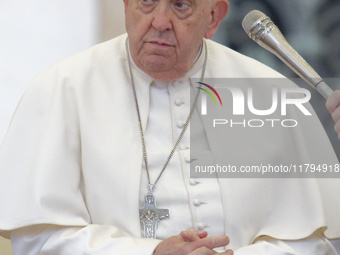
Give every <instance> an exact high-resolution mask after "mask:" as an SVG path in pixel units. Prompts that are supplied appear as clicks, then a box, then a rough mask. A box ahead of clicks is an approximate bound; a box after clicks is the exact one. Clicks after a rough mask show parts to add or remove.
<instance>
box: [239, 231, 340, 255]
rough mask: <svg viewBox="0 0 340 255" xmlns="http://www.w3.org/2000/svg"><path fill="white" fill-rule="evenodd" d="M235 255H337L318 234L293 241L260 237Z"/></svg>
mask: <svg viewBox="0 0 340 255" xmlns="http://www.w3.org/2000/svg"><path fill="white" fill-rule="evenodd" d="M234 254H235V255H250V254H251V255H305V254H308V255H338V253H337V251H336V249H335V247H334V246H333V245H332V243H331V242H330V241H329V240H328V239H327V238H325V237H324V236H323V235H322V234H320V233H314V234H313V235H311V236H309V237H307V238H305V239H301V240H293V241H287V240H285V241H283V240H277V239H274V238H272V237H268V236H264V237H261V238H260V239H259V240H258V241H257V242H256V243H254V244H252V245H249V246H246V247H242V248H240V249H237V250H236V251H235V253H234Z"/></svg>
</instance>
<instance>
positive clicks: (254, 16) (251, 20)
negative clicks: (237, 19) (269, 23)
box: [242, 10, 268, 35]
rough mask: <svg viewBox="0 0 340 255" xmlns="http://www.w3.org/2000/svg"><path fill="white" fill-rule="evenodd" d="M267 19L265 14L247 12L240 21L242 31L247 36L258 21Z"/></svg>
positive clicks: (254, 11)
mask: <svg viewBox="0 0 340 255" xmlns="http://www.w3.org/2000/svg"><path fill="white" fill-rule="evenodd" d="M265 18H268V17H267V15H266V14H264V13H263V12H260V11H258V10H253V11H251V12H249V13H248V14H247V15H246V16H245V17H244V19H243V21H242V27H243V29H244V31H245V32H246V33H247V34H248V35H249V33H250V30H251V29H252V27H253V26H254V25H255V24H256V23H257V21H258V20H263V19H265Z"/></svg>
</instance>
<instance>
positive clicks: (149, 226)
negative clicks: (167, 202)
mask: <svg viewBox="0 0 340 255" xmlns="http://www.w3.org/2000/svg"><path fill="white" fill-rule="evenodd" d="M169 217H170V213H169V210H168V209H158V208H156V198H155V196H154V195H153V194H152V193H151V192H149V193H148V194H147V195H146V196H145V197H144V207H143V208H142V209H139V219H140V221H141V222H142V223H143V226H144V238H156V229H157V225H158V222H159V221H161V220H165V219H169Z"/></svg>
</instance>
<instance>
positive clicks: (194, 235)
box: [154, 228, 233, 255]
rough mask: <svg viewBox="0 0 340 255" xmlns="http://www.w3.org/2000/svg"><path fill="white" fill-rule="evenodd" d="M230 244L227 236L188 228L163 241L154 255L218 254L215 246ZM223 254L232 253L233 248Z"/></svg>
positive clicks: (229, 254)
mask: <svg viewBox="0 0 340 255" xmlns="http://www.w3.org/2000/svg"><path fill="white" fill-rule="evenodd" d="M228 244H229V238H228V237H227V236H224V235H221V236H211V237H208V232H206V231H197V230H195V229H192V228H191V229H187V230H185V231H182V232H181V233H180V234H179V235H177V236H172V237H169V238H168V239H166V240H164V241H162V242H161V243H160V244H159V245H158V246H157V248H156V250H155V252H154V255H165V254H166V255H210V254H217V253H218V252H216V251H214V250H213V249H214V248H218V247H224V246H226V245H228ZM219 254H223V255H232V254H233V251H232V250H227V251H225V252H223V253H219Z"/></svg>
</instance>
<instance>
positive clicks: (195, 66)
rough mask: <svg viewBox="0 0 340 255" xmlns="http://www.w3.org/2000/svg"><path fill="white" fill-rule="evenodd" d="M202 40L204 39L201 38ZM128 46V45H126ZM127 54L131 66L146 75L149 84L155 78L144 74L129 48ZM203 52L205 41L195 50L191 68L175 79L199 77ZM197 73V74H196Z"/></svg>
mask: <svg viewBox="0 0 340 255" xmlns="http://www.w3.org/2000/svg"><path fill="white" fill-rule="evenodd" d="M203 40H205V39H204V38H203ZM128 47H129V45H128ZM128 52H129V55H130V59H131V64H132V66H133V68H134V69H136V70H137V71H138V72H140V73H141V74H143V76H146V78H147V79H148V80H149V81H150V84H151V82H152V81H154V80H155V79H153V78H152V77H150V76H149V75H148V74H146V73H145V72H144V71H143V70H141V69H140V68H139V67H138V66H137V65H136V64H135V62H134V61H133V59H132V56H131V51H130V50H129V51H128ZM205 54H207V49H206V43H203V42H202V44H201V46H200V48H199V50H198V52H197V56H196V58H195V60H194V64H193V66H192V68H191V69H190V70H189V72H188V73H187V74H186V75H185V76H184V77H182V78H179V79H177V80H178V81H181V80H187V79H189V78H190V77H192V76H194V77H195V78H198V77H200V73H198V72H199V71H200V70H201V69H202V67H203V64H204V59H205ZM197 73H198V74H197ZM196 74H197V75H196Z"/></svg>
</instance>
